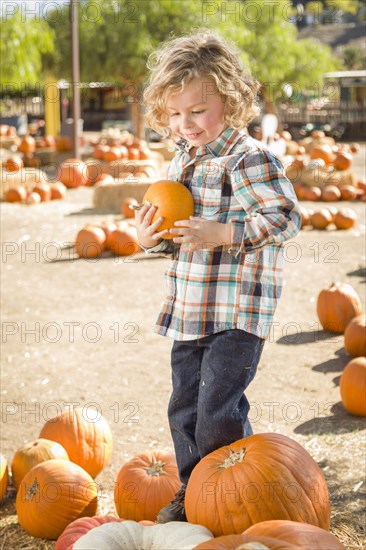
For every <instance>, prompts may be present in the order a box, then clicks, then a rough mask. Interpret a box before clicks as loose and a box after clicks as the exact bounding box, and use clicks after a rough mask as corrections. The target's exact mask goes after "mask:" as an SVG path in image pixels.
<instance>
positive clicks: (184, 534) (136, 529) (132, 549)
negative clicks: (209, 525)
mask: <svg viewBox="0 0 366 550" xmlns="http://www.w3.org/2000/svg"><path fill="white" fill-rule="evenodd" d="M211 539H212V533H210V531H209V530H208V529H206V528H205V527H202V526H201V525H191V524H190V523H185V522H181V521H170V522H169V523H164V524H155V525H142V524H141V523H137V522H135V521H123V522H121V523H116V522H111V523H105V524H104V525H101V526H100V527H95V529H91V530H90V531H89V532H88V533H86V535H84V536H83V537H81V538H79V540H77V541H76V542H75V544H74V547H73V550H90V549H91V548H93V549H94V548H95V549H96V548H98V550H111V548H113V550H142V549H143V550H167V549H168V548H169V549H173V548H174V550H183V549H185V550H190V549H193V548H195V547H196V546H197V545H198V544H200V543H201V542H204V541H206V540H211Z"/></svg>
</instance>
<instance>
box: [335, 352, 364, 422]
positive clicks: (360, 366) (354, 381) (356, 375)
mask: <svg viewBox="0 0 366 550" xmlns="http://www.w3.org/2000/svg"><path fill="white" fill-rule="evenodd" d="M339 389H340V393H341V399H342V403H343V406H344V408H345V409H346V410H347V411H348V412H349V413H350V414H353V415H355V416H366V357H356V358H355V359H352V360H351V361H350V362H349V363H348V364H347V365H346V367H345V369H344V371H343V372H342V375H341V379H340V383H339Z"/></svg>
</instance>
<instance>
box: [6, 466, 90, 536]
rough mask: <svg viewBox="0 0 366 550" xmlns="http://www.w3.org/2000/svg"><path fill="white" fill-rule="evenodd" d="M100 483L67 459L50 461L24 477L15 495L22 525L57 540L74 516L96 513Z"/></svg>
mask: <svg viewBox="0 0 366 550" xmlns="http://www.w3.org/2000/svg"><path fill="white" fill-rule="evenodd" d="M97 506H98V500H97V486H96V484H95V482H94V481H93V479H92V478H91V477H90V475H89V474H88V473H87V472H85V470H83V468H81V467H80V466H78V465H77V464H74V463H73V462H70V461H68V460H61V459H55V460H47V461H46V462H42V463H41V464H38V465H37V466H34V468H32V469H31V470H30V471H29V472H28V473H27V474H26V475H25V476H24V477H23V479H22V481H21V484H20V487H19V490H18V493H17V498H16V511H17V514H18V520H19V523H20V525H21V526H22V527H23V529H24V530H25V531H27V533H28V534H29V535H31V536H33V537H41V538H44V539H56V538H57V537H58V536H59V535H60V534H61V533H62V532H63V530H64V529H65V527H66V526H67V525H68V524H69V523H70V522H71V521H73V520H74V519H77V518H80V517H83V516H94V515H95V513H96V511H97Z"/></svg>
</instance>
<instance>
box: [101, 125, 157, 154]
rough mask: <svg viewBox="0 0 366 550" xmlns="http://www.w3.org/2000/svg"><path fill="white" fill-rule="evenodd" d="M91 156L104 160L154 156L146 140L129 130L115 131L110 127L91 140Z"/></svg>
mask: <svg viewBox="0 0 366 550" xmlns="http://www.w3.org/2000/svg"><path fill="white" fill-rule="evenodd" d="M91 145H92V146H94V151H93V154H92V156H93V158H94V159H96V160H102V161H105V162H113V161H116V160H148V159H154V158H156V153H155V152H153V151H151V150H150V149H149V147H148V145H147V142H146V141H145V140H143V139H140V138H138V137H136V136H134V135H133V134H130V133H129V132H124V133H122V134H121V133H120V132H116V131H113V129H111V130H110V131H109V132H107V133H106V134H105V135H102V136H101V137H100V138H99V139H97V140H95V141H92V142H91Z"/></svg>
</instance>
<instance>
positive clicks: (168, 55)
mask: <svg viewBox="0 0 366 550" xmlns="http://www.w3.org/2000/svg"><path fill="white" fill-rule="evenodd" d="M147 66H148V68H149V69H150V71H151V73H150V78H149V81H148V82H147V85H146V87H145V89H144V92H143V101H144V105H145V122H146V124H147V126H148V127H149V128H152V129H153V130H155V131H156V132H158V133H159V134H160V135H162V136H163V137H169V136H170V133H171V132H170V129H169V128H168V114H167V108H166V102H167V98H168V95H169V94H171V93H177V92H180V91H182V90H183V88H184V86H185V85H186V84H188V83H189V82H191V80H193V79H194V78H202V77H203V78H209V79H212V81H213V83H214V86H215V88H216V90H217V92H218V93H219V94H220V96H221V98H222V99H223V101H224V102H225V114H224V117H225V122H226V123H227V124H228V125H229V126H231V127H232V128H235V129H237V130H241V129H243V128H245V127H246V126H247V125H248V124H249V122H250V121H251V120H252V119H253V118H254V117H255V116H257V114H258V113H259V108H258V106H257V103H256V96H257V92H258V88H259V83H258V82H257V81H256V80H255V79H254V78H253V77H252V76H251V73H250V71H249V70H248V69H247V68H245V67H244V66H243V65H242V64H241V62H240V61H239V52H238V51H237V50H236V49H235V47H234V46H232V45H230V44H229V43H228V42H226V41H225V40H224V39H223V38H222V36H221V35H220V34H219V33H217V32H215V31H212V30H207V29H198V30H197V31H196V32H194V33H191V34H188V35H185V36H181V37H178V38H172V39H170V40H167V41H166V42H164V43H163V44H162V46H161V47H160V48H159V49H158V50H157V51H155V52H154V53H153V54H151V55H150V56H149V59H148V63H147Z"/></svg>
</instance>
